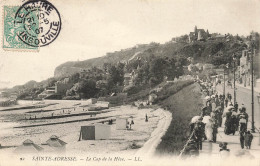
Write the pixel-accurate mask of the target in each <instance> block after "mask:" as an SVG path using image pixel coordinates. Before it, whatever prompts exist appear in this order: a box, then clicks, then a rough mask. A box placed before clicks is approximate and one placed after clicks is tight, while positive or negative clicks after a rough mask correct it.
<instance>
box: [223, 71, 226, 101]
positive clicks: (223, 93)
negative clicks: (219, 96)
mask: <svg viewBox="0 0 260 166" xmlns="http://www.w3.org/2000/svg"><path fill="white" fill-rule="evenodd" d="M225 74H226V73H225V69H224V87H223V96H225V94H226V92H225V90H226V89H225V82H226V79H225V78H226V77H225Z"/></svg>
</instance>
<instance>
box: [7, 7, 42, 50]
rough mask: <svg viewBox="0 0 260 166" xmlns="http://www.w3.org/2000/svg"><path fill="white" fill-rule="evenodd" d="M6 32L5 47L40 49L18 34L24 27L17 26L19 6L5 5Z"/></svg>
mask: <svg viewBox="0 0 260 166" xmlns="http://www.w3.org/2000/svg"><path fill="white" fill-rule="evenodd" d="M3 9H4V10H3V11H4V16H3V18H4V20H3V22H4V33H3V49H5V50H38V47H32V46H29V45H28V44H26V43H24V42H23V41H22V40H21V39H20V38H19V37H18V36H17V32H18V31H19V30H20V29H21V28H23V27H17V26H16V27H15V24H14V21H15V14H16V12H17V10H18V9H19V6H4V7H3Z"/></svg>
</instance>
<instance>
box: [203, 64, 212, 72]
mask: <svg viewBox="0 0 260 166" xmlns="http://www.w3.org/2000/svg"><path fill="white" fill-rule="evenodd" d="M214 68H215V66H214V65H213V64H210V63H206V64H204V65H203V70H204V71H205V70H211V69H214Z"/></svg>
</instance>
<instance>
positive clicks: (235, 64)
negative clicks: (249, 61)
mask: <svg viewBox="0 0 260 166" xmlns="http://www.w3.org/2000/svg"><path fill="white" fill-rule="evenodd" d="M235 103H236V59H235V57H234V103H233V104H235Z"/></svg>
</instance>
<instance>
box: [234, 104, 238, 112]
mask: <svg viewBox="0 0 260 166" xmlns="http://www.w3.org/2000/svg"><path fill="white" fill-rule="evenodd" d="M234 108H235V111H236V112H237V111H238V104H237V102H235V104H234Z"/></svg>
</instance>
